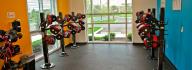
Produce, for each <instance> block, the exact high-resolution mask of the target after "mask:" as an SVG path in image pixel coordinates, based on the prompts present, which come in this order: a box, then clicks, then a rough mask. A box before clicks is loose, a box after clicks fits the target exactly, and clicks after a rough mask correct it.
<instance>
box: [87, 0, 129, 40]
mask: <svg viewBox="0 0 192 70" xmlns="http://www.w3.org/2000/svg"><path fill="white" fill-rule="evenodd" d="M89 1H90V2H91V5H90V6H89V7H90V8H91V11H87V7H88V6H87V5H88V4H87V0H85V8H86V15H87V16H90V17H91V21H89V22H88V21H87V26H88V25H91V27H92V31H91V33H92V39H91V40H92V41H88V42H94V43H95V42H100V43H103V41H102V42H101V41H95V39H94V29H93V27H94V25H97V24H107V25H108V41H105V42H104V43H106V42H107V43H109V42H110V43H111V42H112V41H111V40H110V39H111V35H110V33H111V25H112V24H114V23H113V22H110V16H111V15H118V14H124V15H125V22H119V23H118V24H125V28H126V29H125V34H128V30H127V28H128V26H127V25H128V24H127V23H128V14H130V13H132V9H131V12H128V10H127V9H128V3H127V0H125V12H121V13H113V12H110V0H107V13H94V11H93V0H89ZM98 1H99V0H98ZM101 1H102V0H100V3H101ZM95 15H99V16H102V15H107V16H108V17H107V19H108V21H107V22H98V23H95V22H94V21H93V20H94V18H93V16H95ZM115 23H116V22H115ZM114 25H115V24H114ZM87 28H88V27H87ZM87 30H88V29H87ZM87 32H89V31H87ZM87 34H88V33H87ZM88 38H89V37H88ZM126 38H127V35H126ZM127 42H128V41H127V40H126V41H125V43H127ZM118 43H119V42H118ZM121 43H123V42H122V41H121Z"/></svg>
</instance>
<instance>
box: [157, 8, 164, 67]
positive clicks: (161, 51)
mask: <svg viewBox="0 0 192 70" xmlns="http://www.w3.org/2000/svg"><path fill="white" fill-rule="evenodd" d="M164 17H165V8H161V13H160V24H159V25H160V26H159V28H160V29H159V31H160V35H159V43H160V47H159V59H158V68H157V70H163V61H164V46H165V45H164V27H165V26H164V25H165V24H164Z"/></svg>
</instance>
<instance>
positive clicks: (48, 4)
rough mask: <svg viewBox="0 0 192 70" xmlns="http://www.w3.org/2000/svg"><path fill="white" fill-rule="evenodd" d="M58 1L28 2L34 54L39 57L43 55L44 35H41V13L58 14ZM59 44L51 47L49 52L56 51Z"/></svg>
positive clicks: (33, 0) (41, 0) (39, 0)
mask: <svg viewBox="0 0 192 70" xmlns="http://www.w3.org/2000/svg"><path fill="white" fill-rule="evenodd" d="M56 3H57V2H56V0H27V5H28V20H29V25H30V31H31V40H32V47H33V53H34V54H35V55H36V56H38V55H42V51H43V49H42V35H41V33H40V27H39V24H40V12H44V13H45V14H57V13H56V12H57V8H56V7H57V6H56V5H57V4H56ZM56 48H58V47H57V42H56V44H55V45H54V46H49V51H51V50H53V49H56Z"/></svg>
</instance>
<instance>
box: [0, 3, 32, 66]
mask: <svg viewBox="0 0 192 70" xmlns="http://www.w3.org/2000/svg"><path fill="white" fill-rule="evenodd" d="M26 1H27V0H0V6H1V7H0V29H4V30H8V29H9V28H10V26H11V22H12V21H13V20H15V19H20V20H21V28H22V33H23V38H22V39H20V40H19V41H18V42H17V43H18V44H19V45H20V46H21V54H19V55H17V56H15V57H13V58H12V59H13V60H15V61H18V60H19V57H20V56H22V55H24V54H25V55H31V54H32V47H31V40H30V32H29V25H28V17H27V4H26V3H27V2H26ZM7 12H15V15H16V17H15V18H11V19H10V18H7ZM2 64H3V62H2V60H1V61H0V69H1V68H2V67H1V66H2Z"/></svg>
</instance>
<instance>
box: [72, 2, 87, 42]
mask: <svg viewBox="0 0 192 70" xmlns="http://www.w3.org/2000/svg"><path fill="white" fill-rule="evenodd" d="M69 3H70V4H69V5H70V9H69V12H75V13H85V10H84V9H85V4H84V3H85V2H84V0H69ZM85 27H86V26H85ZM76 39H77V42H80V43H81V42H83V43H84V42H88V37H87V31H86V30H85V31H81V33H78V34H77V37H76Z"/></svg>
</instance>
